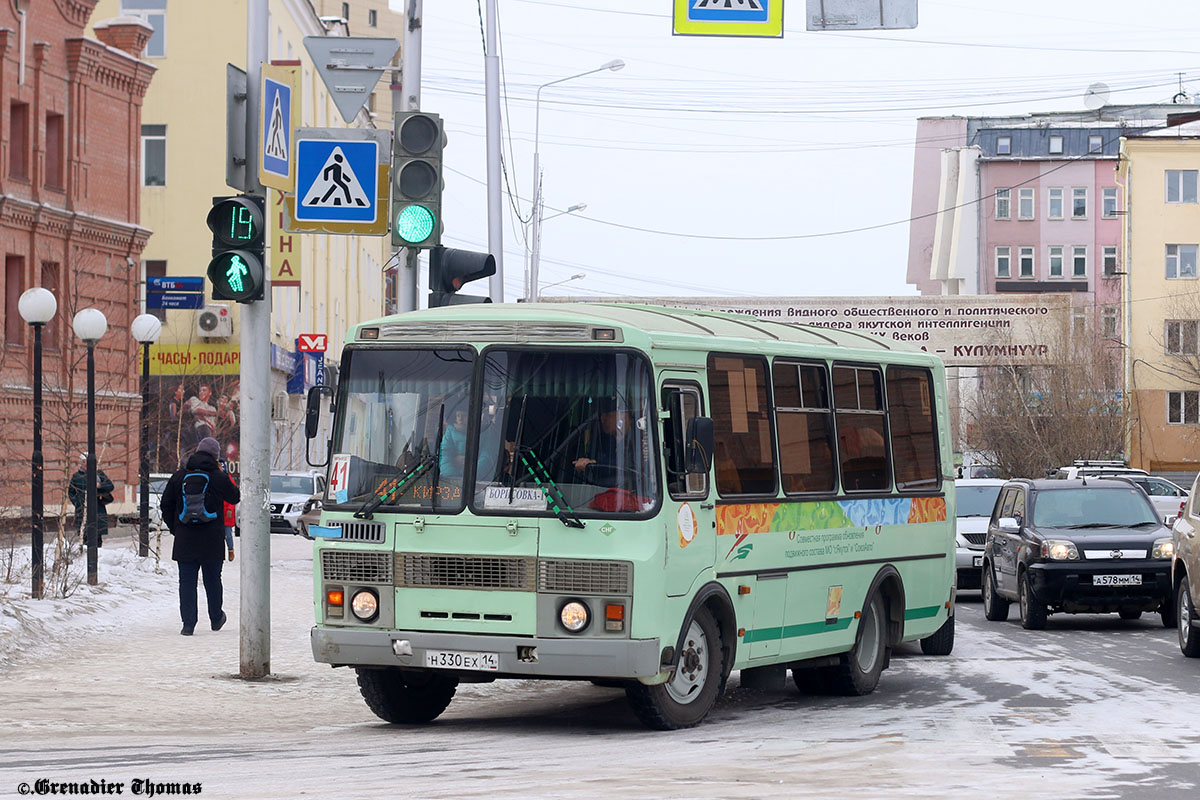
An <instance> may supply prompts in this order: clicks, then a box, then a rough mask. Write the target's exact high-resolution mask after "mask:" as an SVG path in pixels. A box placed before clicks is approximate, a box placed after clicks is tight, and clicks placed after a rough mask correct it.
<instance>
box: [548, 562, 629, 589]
mask: <svg viewBox="0 0 1200 800" xmlns="http://www.w3.org/2000/svg"><path fill="white" fill-rule="evenodd" d="M632 574H633V565H632V564H630V563H628V562H625V561H583V560H577V559H543V560H541V561H539V562H538V591H539V592H556V593H560V594H561V593H566V594H610V595H611V594H629V593H630V582H631V581H630V578H631V576H632Z"/></svg>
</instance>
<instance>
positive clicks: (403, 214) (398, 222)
mask: <svg viewBox="0 0 1200 800" xmlns="http://www.w3.org/2000/svg"><path fill="white" fill-rule="evenodd" d="M445 146H446V134H445V132H444V130H443V128H442V118H441V117H439V116H438V115H437V114H430V113H427V112H424V111H401V112H398V113H397V114H396V115H395V119H394V124H393V127H392V216H391V225H390V226H389V227H390V228H391V231H392V244H393V245H395V246H396V247H411V248H416V249H421V250H424V249H428V248H431V247H437V246H438V245H439V244H440V243H441V240H442V149H443V148H444V147H445Z"/></svg>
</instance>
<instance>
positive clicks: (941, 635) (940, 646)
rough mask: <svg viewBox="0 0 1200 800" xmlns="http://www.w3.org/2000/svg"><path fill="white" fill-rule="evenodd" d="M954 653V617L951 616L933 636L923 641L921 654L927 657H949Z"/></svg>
mask: <svg viewBox="0 0 1200 800" xmlns="http://www.w3.org/2000/svg"><path fill="white" fill-rule="evenodd" d="M953 651H954V616H953V615H951V616H949V617H947V618H946V621H945V622H943V623H942V627H940V628H938V629H937V630H936V631H934V632H933V633H932V634H931V635H929V636H926V637H925V638H924V639H922V640H921V652H922V653H924V654H925V655H927V656H948V655H950V653H952V652H953Z"/></svg>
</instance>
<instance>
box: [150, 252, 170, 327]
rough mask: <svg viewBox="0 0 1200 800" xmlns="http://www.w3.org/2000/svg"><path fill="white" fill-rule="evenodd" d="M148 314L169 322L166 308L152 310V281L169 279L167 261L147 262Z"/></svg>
mask: <svg viewBox="0 0 1200 800" xmlns="http://www.w3.org/2000/svg"><path fill="white" fill-rule="evenodd" d="M145 264H146V287H147V288H146V297H147V302H146V313H147V314H153V315H154V316H156V317H158V318H159V319H161V320H162V321H163V322H166V321H167V310H166V309H165V308H150V303H149V297H150V291H149V287H150V279H151V278H165V277H167V262H166V261H157V260H156V261H146V262H145Z"/></svg>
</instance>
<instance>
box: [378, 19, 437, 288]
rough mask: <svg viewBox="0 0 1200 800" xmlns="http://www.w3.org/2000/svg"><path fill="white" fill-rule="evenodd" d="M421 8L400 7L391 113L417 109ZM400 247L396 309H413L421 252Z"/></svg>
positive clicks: (390, 221)
mask: <svg viewBox="0 0 1200 800" xmlns="http://www.w3.org/2000/svg"><path fill="white" fill-rule="evenodd" d="M422 11H423V9H422V0H408V6H407V8H405V10H404V43H403V45H402V46H401V50H400V65H401V66H400V91H399V92H396V91H393V92H392V113H393V114H395V113H396V112H397V111H420V110H421V29H422V25H423V20H422V16H423V15H422ZM393 125H394V122H393ZM392 135H393V136H396V135H398V132H397V131H396V130H394V129H393V130H392ZM394 177H395V176H393V178H394ZM438 222H441V220H438ZM388 224H389V225H395V224H396V220H394V219H391V220H389V221H388ZM400 249H401V248H396V249H395V250H393V254H396V253H399V252H400ZM403 249H404V266H402V267H400V268H399V269H398V270H397V271H396V309H397V310H398V311H416V310H417V309H418V308H420V307H421V306H420V301H419V300H418V299H417V298H418V295H419V292H418V291H417V288H418V282H419V270H420V268H421V262H420V256H421V251H420V250H418V249H417V248H415V247H407V248H403Z"/></svg>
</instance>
